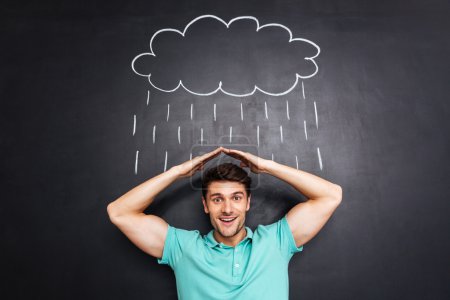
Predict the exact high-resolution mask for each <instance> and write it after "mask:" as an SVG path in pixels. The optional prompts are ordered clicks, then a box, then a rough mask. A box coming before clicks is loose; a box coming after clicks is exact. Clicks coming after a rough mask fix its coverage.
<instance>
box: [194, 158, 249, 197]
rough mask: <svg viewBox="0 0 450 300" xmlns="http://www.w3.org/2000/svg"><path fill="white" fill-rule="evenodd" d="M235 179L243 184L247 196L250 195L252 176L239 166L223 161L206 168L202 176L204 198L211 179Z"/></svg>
mask: <svg viewBox="0 0 450 300" xmlns="http://www.w3.org/2000/svg"><path fill="white" fill-rule="evenodd" d="M223 180H226V181H235V182H240V183H242V184H244V185H245V190H246V192H247V196H250V188H251V184H252V178H251V177H250V176H248V174H247V172H246V171H245V170H244V169H242V168H241V167H239V166H237V165H235V164H233V163H223V164H220V165H218V166H215V167H212V168H210V169H208V170H207V171H206V172H205V174H204V176H203V178H202V194H203V197H204V198H205V199H206V194H207V192H208V186H209V185H210V184H211V182H213V181H223Z"/></svg>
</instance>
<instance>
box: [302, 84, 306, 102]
mask: <svg viewBox="0 0 450 300" xmlns="http://www.w3.org/2000/svg"><path fill="white" fill-rule="evenodd" d="M302 95H303V99H306V98H305V85H304V84H303V81H302Z"/></svg>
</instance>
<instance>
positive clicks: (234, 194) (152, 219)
mask: <svg viewBox="0 0 450 300" xmlns="http://www.w3.org/2000/svg"><path fill="white" fill-rule="evenodd" d="M220 153H225V154H227V155H229V156H232V157H234V158H236V159H238V160H240V161H241V163H240V166H237V165H234V164H231V163H225V164H221V165H218V166H216V167H214V168H211V169H209V170H208V171H207V172H206V173H205V176H204V177H203V180H202V202H203V207H204V210H205V213H207V214H209V217H210V220H211V225H212V226H213V228H214V229H213V230H211V231H210V232H209V233H208V234H206V235H204V236H202V235H201V234H200V232H199V231H198V230H184V229H181V228H176V227H173V226H170V225H169V224H167V222H165V221H164V220H163V219H161V218H159V217H158V216H155V215H146V214H144V210H145V209H146V208H147V207H148V206H149V205H150V204H151V203H152V202H153V199H154V198H155V197H156V196H157V195H158V194H159V193H160V192H161V191H162V190H164V189H165V188H166V187H168V186H169V185H170V184H171V183H173V182H174V181H175V180H177V179H179V178H185V177H190V176H192V175H193V174H194V173H195V172H196V171H198V170H201V169H203V167H204V165H205V164H206V163H207V162H208V161H209V160H211V159H213V158H214V157H216V156H218V155H220ZM241 167H246V168H250V170H251V171H252V172H254V173H257V174H258V173H264V174H269V175H272V176H275V177H277V178H279V179H280V180H283V181H285V182H287V183H289V184H290V185H292V186H293V187H294V188H295V189H296V190H297V191H299V192H300V193H302V194H303V195H305V196H306V197H307V198H308V201H306V202H303V203H299V204H297V205H296V206H294V207H293V208H292V209H291V210H290V211H289V212H288V213H287V214H286V215H284V216H283V218H281V219H280V220H278V221H277V222H275V223H272V224H269V225H259V226H258V227H257V228H256V229H255V231H254V232H253V231H252V230H251V229H250V228H249V227H247V226H245V216H246V212H247V211H248V210H249V209H250V202H251V178H250V177H249V176H248V174H247V172H246V171H245V170H244V169H242V168H241ZM341 199H342V189H341V188H340V186H338V185H336V184H334V183H331V182H329V181H326V180H324V179H322V178H320V177H317V176H315V175H312V174H310V173H307V172H304V171H301V170H297V169H293V168H291V167H288V166H285V165H282V164H279V163H276V162H274V161H271V160H265V159H262V158H260V157H257V156H255V155H253V154H251V153H248V152H242V151H238V150H233V149H227V148H223V147H219V148H217V149H216V150H214V151H212V152H210V153H206V154H204V155H202V156H199V157H196V158H194V159H192V160H189V161H187V162H185V163H183V164H181V165H178V166H175V167H172V168H171V169H170V170H168V171H167V172H164V173H162V174H160V175H158V176H156V177H154V178H151V179H149V180H148V181H146V182H144V183H142V184H141V185H139V186H137V187H135V188H134V189H132V190H131V191H129V192H127V193H126V194H125V195H123V196H121V197H120V198H119V199H117V200H115V201H114V202H112V203H110V204H109V205H108V208H107V211H108V214H109V217H110V220H111V222H112V223H113V224H115V225H116V226H117V227H118V228H119V229H120V230H121V231H122V232H123V233H124V234H125V235H126V236H127V237H128V238H129V239H130V240H131V241H132V242H133V243H134V244H135V245H136V246H137V247H139V248H140V249H141V250H143V251H144V252H146V253H148V254H150V255H152V256H154V257H156V258H157V261H158V263H160V264H167V265H169V266H170V267H171V268H172V269H173V271H174V272H175V277H176V284H177V292H178V298H179V299H181V300H190V299H195V300H198V299H259V300H264V299H271V300H272V299H277V300H278V299H288V298H289V278H288V264H289V261H290V259H291V258H292V256H293V255H294V254H295V253H297V252H300V251H302V250H303V245H304V244H306V243H307V242H308V241H309V240H311V239H312V238H313V237H314V236H315V235H316V234H317V233H318V232H319V231H320V229H321V228H322V227H323V226H324V225H325V223H326V222H327V221H328V219H329V218H330V217H331V215H332V214H333V212H334V211H335V210H336V208H337V207H338V205H339V204H340V202H341Z"/></svg>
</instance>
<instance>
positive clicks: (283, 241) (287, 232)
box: [276, 215, 303, 259]
mask: <svg viewBox="0 0 450 300" xmlns="http://www.w3.org/2000/svg"><path fill="white" fill-rule="evenodd" d="M276 228H277V230H276V235H277V236H276V238H277V243H278V245H279V247H280V250H281V252H282V253H283V254H285V255H286V256H287V257H288V259H290V258H291V257H292V256H293V255H294V254H295V253H298V252H300V251H303V245H302V246H300V247H297V246H296V244H295V239H294V236H293V235H292V231H291V228H290V227H289V224H288V221H287V218H286V215H285V216H284V217H283V218H281V219H280V220H279V221H278V222H277V223H276Z"/></svg>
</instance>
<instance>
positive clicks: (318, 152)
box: [317, 147, 323, 170]
mask: <svg viewBox="0 0 450 300" xmlns="http://www.w3.org/2000/svg"><path fill="white" fill-rule="evenodd" d="M317 156H318V157H319V164H320V169H321V170H322V169H323V166H322V157H321V156H320V149H319V147H317Z"/></svg>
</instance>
